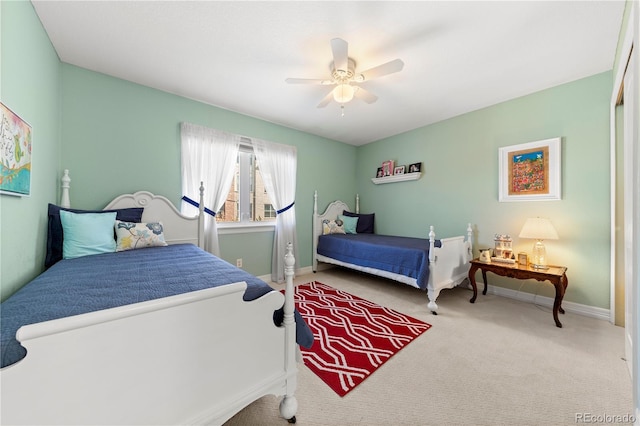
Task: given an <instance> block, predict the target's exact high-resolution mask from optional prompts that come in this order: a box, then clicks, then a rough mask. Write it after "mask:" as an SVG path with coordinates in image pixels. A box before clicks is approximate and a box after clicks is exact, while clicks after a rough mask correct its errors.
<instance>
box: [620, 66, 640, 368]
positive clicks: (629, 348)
mask: <svg viewBox="0 0 640 426" xmlns="http://www.w3.org/2000/svg"><path fill="white" fill-rule="evenodd" d="M634 74H635V60H634V59H633V55H632V56H631V57H630V59H629V64H628V66H627V71H626V73H625V76H624V99H625V103H624V265H625V267H624V270H625V272H624V282H625V358H626V360H627V366H628V367H629V371H630V372H631V375H632V377H633V345H634V344H637V342H635V341H634V336H635V333H636V330H635V327H637V325H636V324H635V321H634V318H633V312H634V309H635V306H634V297H635V295H636V291H634V290H635V286H636V285H637V282H638V281H637V279H638V276H637V274H638V269H637V267H636V265H635V259H636V258H637V257H636V256H637V254H638V253H637V248H636V247H637V241H634V237H635V236H636V235H637V234H638V215H639V213H640V209H639V207H638V203H639V198H640V197H639V196H638V194H637V189H638V182H637V179H638V170H637V167H638V159H637V157H638V155H639V153H640V151H639V150H638V145H637V141H636V140H635V139H636V137H635V134H634V119H635V117H634V114H635V112H634V102H632V100H633V96H634V95H633V91H634V90H635V83H636V82H635V81H634V80H635V78H634Z"/></svg>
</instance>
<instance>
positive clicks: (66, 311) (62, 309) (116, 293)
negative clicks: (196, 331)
mask: <svg viewBox="0 0 640 426" xmlns="http://www.w3.org/2000/svg"><path fill="white" fill-rule="evenodd" d="M238 281H246V283H247V290H246V291H245V294H244V296H243V299H244V300H253V299H257V298H259V297H260V296H262V295H264V294H266V293H268V292H269V291H272V288H271V287H270V286H269V285H268V284H267V283H265V282H264V281H262V280H260V279H258V278H256V277H255V276H253V275H251V274H249V273H248V272H245V271H243V270H241V269H238V268H236V267H235V266H233V265H231V264H230V263H227V262H225V261H224V260H221V259H219V258H217V257H215V256H213V255H211V254H209V253H207V252H205V251H203V250H201V249H199V248H198V247H196V246H194V245H192V244H178V245H170V246H167V247H152V248H145V249H140V250H131V251H125V252H119V253H106V254H99V255H94V256H85V257H80V258H76V259H68V260H62V261H60V262H58V263H56V264H55V265H54V266H52V267H51V268H50V269H48V270H47V271H45V272H44V273H42V274H41V275H40V276H38V277H36V278H35V279H34V280H33V281H31V282H30V283H28V284H27V285H25V286H24V287H23V288H21V289H20V290H19V291H18V292H16V293H15V294H13V295H12V296H11V297H9V298H8V299H7V300H6V301H4V302H3V303H2V305H1V306H0V325H1V327H2V335H1V340H0V348H1V350H2V360H1V361H2V365H1V366H2V367H5V366H7V365H10V364H13V363H15V362H17V361H19V360H20V359H22V358H23V357H24V356H25V355H26V350H25V349H24V348H23V347H22V346H21V345H20V343H19V342H18V341H17V340H16V338H15V335H16V332H17V330H18V329H19V328H20V327H21V326H22V325H25V324H33V323H37V322H42V321H47V320H52V319H57V318H62V317H67V316H72V315H78V314H83V313H86V312H92V311H97V310H101V309H108V308H113V307H117V306H122V305H128V304H132V303H138V302H143V301H147V300H152V299H158V298H161V297H167V296H173V295H176V294H181V293H186V292H190V291H196V290H202V289H205V288H209V287H216V286H219V285H224V284H230V283H234V282H238ZM280 311H281V310H280ZM278 318H279V319H280V321H281V318H282V312H279V313H278V312H277V311H276V313H274V321H275V322H277V321H278ZM296 325H297V327H296V334H297V336H296V337H297V341H298V343H299V344H301V345H302V346H305V347H310V346H311V344H312V343H313V334H312V333H311V331H310V330H309V328H308V326H307V324H306V323H305V322H304V320H303V319H302V317H301V316H300V314H299V313H298V312H297V311H296Z"/></svg>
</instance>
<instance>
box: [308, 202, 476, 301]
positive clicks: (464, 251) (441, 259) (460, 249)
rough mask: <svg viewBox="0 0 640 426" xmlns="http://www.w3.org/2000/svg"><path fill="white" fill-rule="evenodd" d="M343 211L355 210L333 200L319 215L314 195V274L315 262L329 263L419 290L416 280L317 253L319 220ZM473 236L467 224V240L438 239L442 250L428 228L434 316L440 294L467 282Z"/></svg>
mask: <svg viewBox="0 0 640 426" xmlns="http://www.w3.org/2000/svg"><path fill="white" fill-rule="evenodd" d="M343 210H347V211H354V210H351V209H350V208H349V206H348V205H347V204H346V203H345V202H343V201H340V200H336V201H334V202H332V203H331V204H329V205H328V206H327V209H326V210H325V211H324V213H322V214H318V191H315V193H314V194H313V226H312V228H313V238H312V241H313V271H314V272H316V271H317V270H318V262H324V263H331V264H334V265H338V266H342V267H345V268H350V269H355V270H357V271H362V272H366V273H369V274H372V275H377V276H380V277H384V278H389V279H392V280H395V281H399V282H401V283H404V284H408V285H410V286H412V287H416V288H420V287H419V286H418V284H417V282H416V279H415V278H411V277H408V276H406V275H399V274H396V273H393V272H388V271H382V270H380V269H376V268H369V267H364V266H359V265H353V264H351V263H346V262H342V261H340V260H336V259H332V258H330V257H326V256H323V255H320V254H318V237H319V236H320V235H322V221H323V220H325V219H329V220H335V219H336V218H337V217H338V215H340V214H342V212H343ZM354 212H355V213H359V212H360V197H359V196H358V195H356V209H355V211H354ZM472 237H473V229H472V228H471V224H470V223H469V224H467V238H466V239H465V237H464V236H457V237H450V238H441V239H440V241H441V243H442V245H441V247H435V241H436V234H435V232H434V228H433V226H430V230H429V281H428V284H427V297H428V299H429V304H428V305H427V307H428V308H429V309H430V310H431V312H433V313H434V314H436V313H437V311H438V305H437V304H436V299H437V298H438V295H439V294H440V291H441V290H443V289H446V288H453V287H455V286H457V285H459V284H460V283H462V282H463V281H465V280H466V279H468V274H469V267H470V266H471V265H470V264H469V262H470V261H471V259H472V258H473V251H472Z"/></svg>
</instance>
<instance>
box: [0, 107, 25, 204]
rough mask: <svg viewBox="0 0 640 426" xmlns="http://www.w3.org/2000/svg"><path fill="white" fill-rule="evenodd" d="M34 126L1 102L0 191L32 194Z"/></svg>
mask: <svg viewBox="0 0 640 426" xmlns="http://www.w3.org/2000/svg"><path fill="white" fill-rule="evenodd" d="M31 143H32V132H31V126H30V125H29V124H28V123H27V122H26V121H24V120H23V119H21V118H20V117H19V116H18V115H17V114H16V113H14V112H13V111H11V110H10V109H9V108H8V107H7V106H6V105H5V104H3V103H2V102H0V165H1V169H0V194H9V195H17V196H30V195H31Z"/></svg>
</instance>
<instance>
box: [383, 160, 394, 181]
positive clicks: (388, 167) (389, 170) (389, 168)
mask: <svg viewBox="0 0 640 426" xmlns="http://www.w3.org/2000/svg"><path fill="white" fill-rule="evenodd" d="M393 165H394V161H393V160H387V161H383V162H382V176H383V177H385V176H393Z"/></svg>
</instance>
